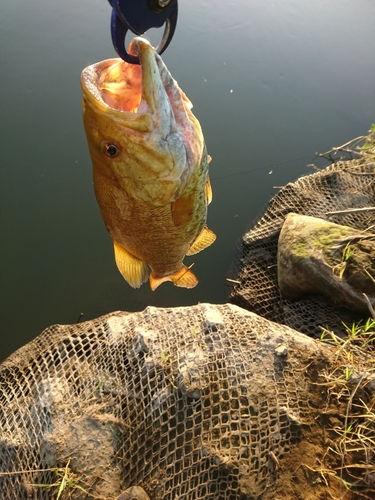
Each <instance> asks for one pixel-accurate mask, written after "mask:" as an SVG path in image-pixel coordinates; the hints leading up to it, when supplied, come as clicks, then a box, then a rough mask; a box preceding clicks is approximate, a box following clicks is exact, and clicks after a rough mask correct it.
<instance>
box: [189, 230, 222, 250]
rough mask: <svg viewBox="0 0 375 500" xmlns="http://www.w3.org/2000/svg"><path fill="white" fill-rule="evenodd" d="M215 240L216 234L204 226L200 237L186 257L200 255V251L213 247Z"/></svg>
mask: <svg viewBox="0 0 375 500" xmlns="http://www.w3.org/2000/svg"><path fill="white" fill-rule="evenodd" d="M215 240H216V234H215V233H214V232H213V231H211V229H208V227H207V226H204V228H203V229H202V231H201V233H200V235H199V236H198V237H197V238H196V239H195V241H194V243H193V244H192V245H191V247H190V248H189V250H188V252H187V254H186V255H194V254H196V253H199V252H200V251H202V250H204V249H205V248H207V247H209V246H210V245H212V243H213V242H214V241H215Z"/></svg>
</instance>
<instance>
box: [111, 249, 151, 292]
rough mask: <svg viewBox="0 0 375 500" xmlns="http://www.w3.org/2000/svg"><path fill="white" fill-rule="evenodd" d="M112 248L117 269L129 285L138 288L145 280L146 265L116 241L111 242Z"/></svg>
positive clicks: (146, 273)
mask: <svg viewBox="0 0 375 500" xmlns="http://www.w3.org/2000/svg"><path fill="white" fill-rule="evenodd" d="M113 248H114V251H115V261H116V264H117V267H118V270H119V271H120V273H121V274H122V276H123V277H124V279H125V280H126V281H127V282H128V283H129V285H130V286H132V287H133V288H139V287H140V286H141V285H142V283H144V282H145V281H147V278H148V274H149V270H148V265H147V264H146V263H145V262H143V261H142V260H140V259H138V258H137V257H134V255H132V254H131V253H130V252H128V250H126V248H125V247H123V246H122V245H119V244H118V243H113Z"/></svg>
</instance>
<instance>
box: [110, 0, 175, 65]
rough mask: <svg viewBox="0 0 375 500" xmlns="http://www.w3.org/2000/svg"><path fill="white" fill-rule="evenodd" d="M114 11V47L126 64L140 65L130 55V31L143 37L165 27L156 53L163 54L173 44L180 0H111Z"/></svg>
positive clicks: (112, 25)
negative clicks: (144, 34)
mask: <svg viewBox="0 0 375 500" xmlns="http://www.w3.org/2000/svg"><path fill="white" fill-rule="evenodd" d="M109 1H110V4H111V5H112V7H113V10H112V16H111V36H112V43H113V46H114V48H115V50H116V52H117V54H118V55H119V56H120V57H121V58H122V59H123V60H124V61H126V62H128V63H131V64H139V59H138V57H137V56H133V55H131V54H129V53H128V52H127V50H126V47H125V37H126V34H127V32H128V31H129V30H130V31H132V32H133V33H135V34H136V35H143V33H145V31H147V30H148V29H150V28H160V27H161V26H163V24H164V23H165V28H164V34H163V38H162V40H161V42H160V43H159V45H158V46H157V47H156V51H157V52H158V53H159V54H162V53H163V52H164V51H165V49H166V48H167V47H168V45H169V43H170V42H171V40H172V38H173V35H174V32H175V29H176V24H177V11H178V9H177V0H132V1H133V2H135V3H132V1H129V0H128V3H126V4H125V3H124V2H123V0H109Z"/></svg>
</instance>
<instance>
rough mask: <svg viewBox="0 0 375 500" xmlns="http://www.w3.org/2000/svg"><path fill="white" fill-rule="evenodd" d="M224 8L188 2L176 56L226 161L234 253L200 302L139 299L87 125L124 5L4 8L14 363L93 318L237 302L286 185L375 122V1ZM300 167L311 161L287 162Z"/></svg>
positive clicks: (3, 196)
mask: <svg viewBox="0 0 375 500" xmlns="http://www.w3.org/2000/svg"><path fill="white" fill-rule="evenodd" d="M212 5H213V4H212V2H210V1H208V0H207V1H205V2H204V1H198V0H180V1H179V7H180V8H179V22H178V26H177V32H176V35H175V38H174V40H173V42H172V44H171V46H170V47H169V48H168V50H167V52H166V53H165V55H164V56H163V58H164V60H165V62H166V64H167V65H168V67H169V69H170V70H171V72H172V74H173V76H174V77H175V78H176V79H177V80H178V82H179V84H180V85H181V87H182V88H183V89H184V90H185V92H186V93H187V95H188V96H189V98H190V99H191V100H192V102H193V103H194V113H195V114H196V116H197V117H198V118H199V120H200V122H201V124H202V127H203V130H204V133H205V138H206V143H207V147H208V151H209V153H210V155H211V156H212V157H213V161H212V164H211V165H212V166H211V177H212V185H213V191H214V199H213V203H212V204H211V205H210V211H209V221H208V222H209V227H210V228H211V229H212V230H213V231H214V232H215V233H216V234H217V235H218V240H217V242H216V243H215V244H214V245H213V246H212V247H211V248H208V249H207V250H205V252H203V253H201V254H198V255H197V256H195V257H194V259H193V258H190V259H186V260H187V263H191V262H192V261H194V262H195V267H194V271H195V272H196V274H197V276H198V277H199V279H200V284H199V285H198V287H197V288H196V289H194V290H183V289H176V288H174V287H173V285H171V284H165V285H163V286H162V287H160V289H158V290H157V291H156V292H155V293H152V292H151V291H150V290H149V288H148V286H147V285H144V286H143V287H142V288H141V289H140V290H132V289H131V288H130V287H129V286H128V285H127V284H126V283H125V282H124V281H123V279H122V278H121V276H120V275H119V273H118V272H117V270H116V266H115V264H114V260H113V256H112V247H111V242H110V238H109V236H108V234H107V232H106V230H105V228H104V225H103V223H102V221H101V218H100V215H99V211H98V208H97V205H96V201H95V199H94V194H93V189H92V181H91V164H90V158H89V155H88V151H87V146H86V141H85V137H84V133H83V127H82V119H81V91H80V87H79V75H80V72H81V70H82V69H83V68H84V67H85V66H87V65H88V64H91V63H93V62H95V61H98V60H101V59H105V58H107V57H113V56H114V51H113V48H112V46H111V41H110V33H109V17H110V7H109V5H108V4H107V2H106V1H105V0H100V1H99V0H90V1H88V0H84V1H82V2H79V3H77V2H52V3H51V2H44V1H43V0H35V1H34V2H32V3H24V2H22V0H12V1H6V2H5V3H3V4H2V6H1V21H0V22H1V30H0V37H1V40H0V54H1V55H0V61H1V69H2V71H1V74H2V77H1V81H0V89H1V95H2V113H1V118H0V123H1V132H2V133H1V135H0V141H1V143H0V146H1V148H0V151H1V166H2V168H1V188H0V189H1V192H0V204H1V234H2V250H1V254H2V259H1V273H0V275H1V286H2V291H3V294H2V301H1V306H0V308H1V324H2V330H1V336H2V338H1V340H2V342H1V346H2V349H1V351H0V358H4V357H5V356H6V355H8V354H9V353H10V352H12V351H13V350H14V349H15V348H17V347H19V346H20V345H22V344H24V343H25V342H27V341H29V340H31V339H32V338H34V337H35V336H36V335H37V334H38V333H39V332H40V331H41V330H42V329H43V328H45V327H47V326H48V325H50V324H53V323H71V322H75V321H76V319H77V318H78V316H79V315H80V313H81V312H83V313H84V316H83V319H89V318H91V317H94V316H96V315H99V314H103V313H105V312H107V311H110V310H115V309H123V310H137V309H142V308H144V307H145V306H146V305H147V304H153V305H158V306H175V305H185V304H192V303H196V302H198V301H201V302H203V301H212V302H223V301H225V300H226V297H227V292H228V288H227V286H226V285H225V278H226V273H227V270H228V268H229V267H230V263H231V259H232V255H233V248H234V247H235V244H236V241H237V239H238V238H239V237H240V235H241V234H242V233H243V232H244V230H245V229H247V228H248V227H249V225H250V224H251V222H252V221H253V220H254V219H255V218H256V217H257V216H258V215H259V213H260V211H261V210H262V208H263V207H264V206H265V204H266V203H267V201H268V200H269V198H270V196H272V194H274V193H275V191H276V190H275V189H274V187H273V186H280V185H284V184H285V183H286V182H288V181H291V180H294V179H295V178H296V177H298V176H300V175H303V174H306V173H309V172H310V170H309V169H308V168H307V167H306V164H308V163H311V160H312V158H313V156H314V153H315V151H317V150H319V151H325V150H327V149H329V148H330V147H331V146H332V145H337V144H341V143H343V142H345V141H347V140H349V139H350V138H352V137H355V136H357V135H361V134H363V133H365V132H366V130H367V129H368V127H369V125H370V124H371V122H373V121H375V88H374V84H373V82H374V81H375V67H374V62H373V55H372V51H371V49H370V47H372V46H373V45H374V42H375V30H374V29H373V20H374V18H375V4H374V3H373V2H370V1H366V0H362V1H358V2H355V3H354V2H350V1H342V0H340V1H339V0H331V1H330V2H323V1H317V0H306V1H305V2H297V1H295V0H282V1H279V2H271V1H252V2H248V1H245V0H243V1H239V0H238V1H228V2H221V3H218V2H216V3H215V7H214V8H213V7H212ZM160 36H161V34H159V33H154V34H152V37H153V38H152V41H153V42H154V43H157V42H158V41H159V39H160ZM291 158H300V159H299V160H295V161H288V162H287V163H285V161H286V160H290V159H291ZM244 170H246V171H248V173H243V174H240V175H230V176H228V174H233V173H236V172H242V171H244ZM271 171H272V173H270V172H271Z"/></svg>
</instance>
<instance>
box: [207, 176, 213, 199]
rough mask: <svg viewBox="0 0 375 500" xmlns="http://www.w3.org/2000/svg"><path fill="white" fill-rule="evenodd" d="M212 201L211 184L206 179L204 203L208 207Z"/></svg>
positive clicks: (208, 179)
mask: <svg viewBox="0 0 375 500" xmlns="http://www.w3.org/2000/svg"><path fill="white" fill-rule="evenodd" d="M211 201H212V187H211V182H210V178H209V177H207V182H206V203H207V205H209V204H210V203H211Z"/></svg>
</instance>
